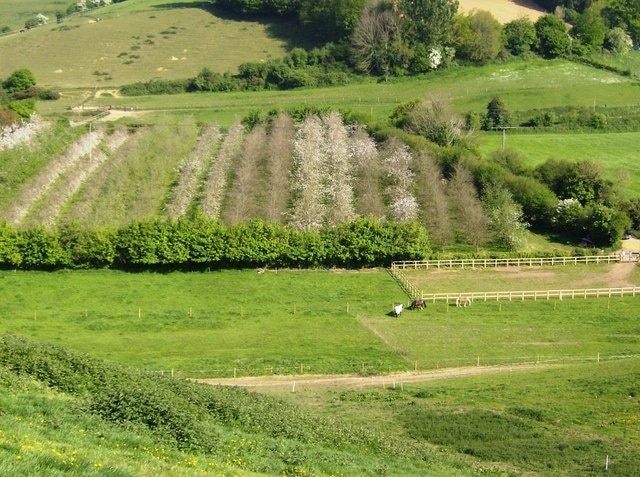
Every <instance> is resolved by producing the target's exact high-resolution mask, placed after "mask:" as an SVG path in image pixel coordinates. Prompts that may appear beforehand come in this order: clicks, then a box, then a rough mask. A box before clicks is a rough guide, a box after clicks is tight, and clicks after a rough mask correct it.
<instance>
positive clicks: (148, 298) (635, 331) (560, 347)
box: [0, 270, 640, 377]
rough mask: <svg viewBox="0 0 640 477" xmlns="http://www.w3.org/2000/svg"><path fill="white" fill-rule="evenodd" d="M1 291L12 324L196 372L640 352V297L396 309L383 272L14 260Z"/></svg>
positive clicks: (7, 328) (396, 294) (107, 353)
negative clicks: (129, 268)
mask: <svg viewBox="0 0 640 477" xmlns="http://www.w3.org/2000/svg"><path fill="white" fill-rule="evenodd" d="M599 272H601V270H600V271H599ZM599 272H598V271H596V273H599ZM635 277H636V279H637V275H635ZM575 279H576V280H577V277H576V278H575ZM443 286H444V285H443ZM435 287H436V286H435V285H434V291H435ZM437 289H441V288H440V287H439V286H438V288H437ZM0 290H1V292H2V296H3V300H2V304H1V305H0V317H1V323H2V328H1V329H0V332H1V333H3V334H7V333H8V334H23V335H27V336H29V337H32V338H34V339H37V340H39V341H42V342H51V343H57V344H61V345H64V346H68V347H70V348H71V349H74V350H78V351H82V352H88V353H90V354H93V355H96V356H99V357H102V358H106V359H109V360H112V361H115V362H120V363H124V364H128V365H134V366H137V367H142V368H147V369H154V370H165V371H166V372H169V371H170V370H172V369H173V370H175V372H177V373H179V374H181V375H190V376H197V377H207V376H232V375H233V374H234V372H235V373H236V375H263V374H273V373H276V374H298V373H304V374H306V373H312V374H313V373H362V372H365V373H385V372H389V371H396V370H414V369H433V368H436V367H451V366H468V365H476V364H478V360H479V362H480V364H484V365H487V364H500V363H514V362H516V363H517V362H525V361H526V362H535V361H551V362H560V361H563V360H564V361H571V360H575V359H578V360H582V359H588V360H596V359H597V358H598V355H600V357H601V359H603V360H605V359H609V358H610V357H611V356H613V355H635V354H639V353H640V323H639V322H638V320H637V316H636V311H637V306H638V304H637V300H638V298H637V297H635V298H611V299H586V300H585V299H578V300H564V301H557V300H553V301H538V302H533V301H527V302H499V303H496V302H486V303H484V302H476V303H474V304H473V306H472V307H470V308H464V309H461V308H456V307H455V306H451V305H449V306H447V305H445V304H444V303H439V304H430V305H429V306H428V307H427V309H426V310H422V311H410V310H407V311H405V312H404V313H403V314H402V315H401V317H400V318H398V319H396V318H392V317H390V316H388V312H389V311H390V310H391V307H392V305H393V304H397V303H406V302H407V300H408V298H407V297H406V295H404V294H403V293H402V291H401V290H400V289H399V288H398V287H397V285H396V284H395V282H394V281H393V279H392V278H391V277H390V275H389V274H388V272H387V271H385V270H367V271H360V272H358V271H339V270H336V271H286V270H280V271H268V272H267V273H264V274H257V273H256V272H255V271H253V270H246V271H212V272H205V273H191V274H185V273H177V272H176V273H167V274H154V273H140V274H127V273H123V272H117V271H106V270H103V271H73V272H69V271H67V272H55V273H38V272H29V273H24V272H9V271H6V272H2V274H1V275H0Z"/></svg>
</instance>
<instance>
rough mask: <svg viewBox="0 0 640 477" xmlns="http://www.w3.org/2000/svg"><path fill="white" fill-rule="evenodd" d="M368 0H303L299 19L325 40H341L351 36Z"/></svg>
mask: <svg viewBox="0 0 640 477" xmlns="http://www.w3.org/2000/svg"><path fill="white" fill-rule="evenodd" d="M365 3H366V0H326V1H322V2H318V1H317V0H301V5H300V12H299V19H300V22H301V23H302V24H303V25H304V26H305V28H307V29H308V30H310V31H313V32H315V33H316V34H317V35H318V36H319V37H320V38H322V39H323V40H324V41H340V40H344V39H347V38H349V37H350V36H351V33H352V32H353V30H354V28H355V26H356V25H357V23H358V19H359V18H360V15H361V14H362V11H363V8H364V4H365Z"/></svg>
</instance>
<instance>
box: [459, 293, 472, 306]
mask: <svg viewBox="0 0 640 477" xmlns="http://www.w3.org/2000/svg"><path fill="white" fill-rule="evenodd" d="M471 302H472V300H471V297H470V296H466V295H460V296H459V297H458V298H456V306H470V305H471Z"/></svg>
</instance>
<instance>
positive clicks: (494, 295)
mask: <svg viewBox="0 0 640 477" xmlns="http://www.w3.org/2000/svg"><path fill="white" fill-rule="evenodd" d="M461 295H463V296H465V297H468V298H471V299H472V300H473V301H476V300H478V301H500V300H506V301H514V300H521V301H524V300H527V299H533V300H534V301H535V300H551V299H554V298H555V299H558V300H562V299H565V298H567V299H575V298H605V297H606V298H611V297H625V296H636V295H640V287H623V288H620V287H619V288H581V289H566V290H519V291H495V292H455V293H421V294H420V298H421V299H423V300H424V301H427V302H432V303H435V302H436V301H446V302H447V303H448V302H449V301H453V302H455V301H456V300H457V299H458V297H460V296H461Z"/></svg>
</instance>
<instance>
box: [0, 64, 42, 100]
mask: <svg viewBox="0 0 640 477" xmlns="http://www.w3.org/2000/svg"><path fill="white" fill-rule="evenodd" d="M35 85H36V77H35V76H34V74H33V73H32V72H31V70H29V69H27V68H21V69H19V70H15V71H14V72H13V73H11V74H10V75H9V77H8V78H7V79H6V80H4V81H3V82H2V87H3V88H4V89H5V90H6V91H7V92H8V93H10V94H12V93H16V92H19V91H26V90H28V89H29V88H31V87H33V86H35Z"/></svg>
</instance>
